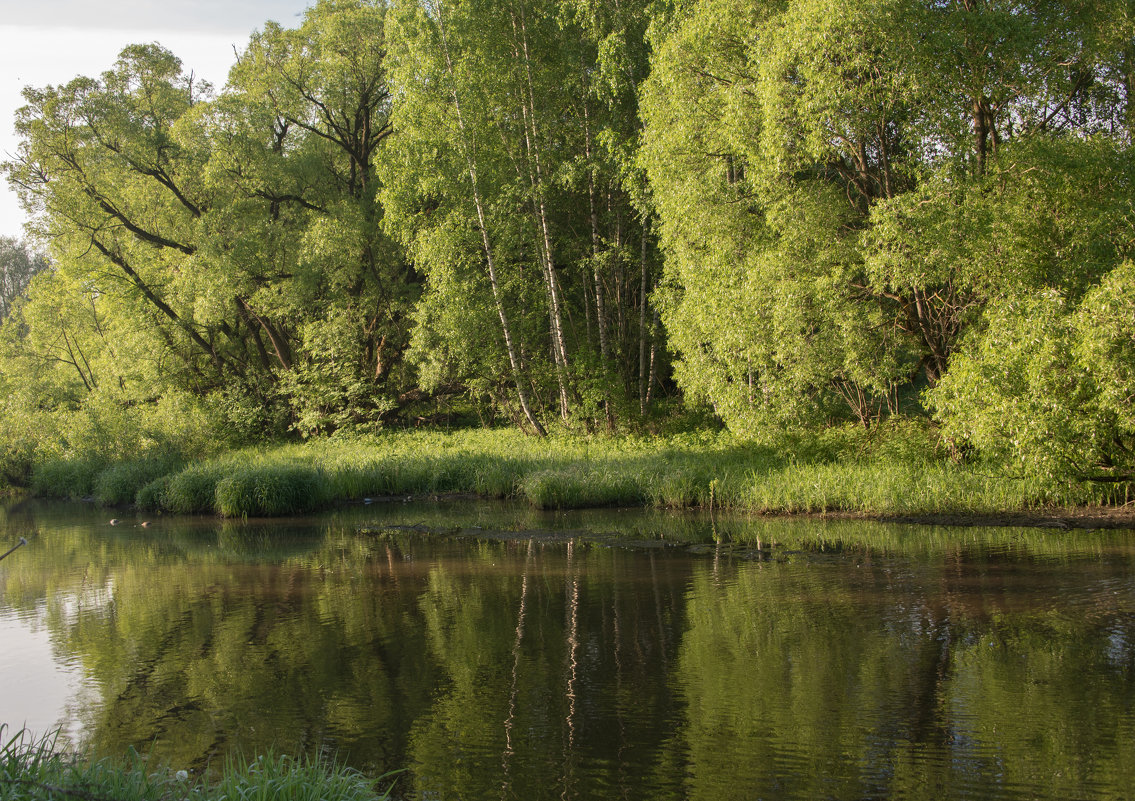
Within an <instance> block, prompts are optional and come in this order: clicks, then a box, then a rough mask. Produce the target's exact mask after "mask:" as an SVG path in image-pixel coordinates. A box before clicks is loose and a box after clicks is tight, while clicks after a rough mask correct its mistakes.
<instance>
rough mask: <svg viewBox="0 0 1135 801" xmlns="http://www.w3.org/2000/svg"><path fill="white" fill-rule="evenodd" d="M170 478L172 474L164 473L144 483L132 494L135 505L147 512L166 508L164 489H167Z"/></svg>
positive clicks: (171, 478)
mask: <svg viewBox="0 0 1135 801" xmlns="http://www.w3.org/2000/svg"><path fill="white" fill-rule="evenodd" d="M172 480H173V476H171V475H164V476H159V477H158V478H155V479H154V480H153V481H151V482H150V483H148V484H146V485H144V486H143V487H142V488H141V489H139V490H138V492H137V493H136V494H135V496H134V503H135V505H137V507H138V508H139V509H144V510H146V511H147V512H156V511H159V510H161V509H165V508H167V507H166V491H167V490H168V489H169V485H170V482H171V481H172Z"/></svg>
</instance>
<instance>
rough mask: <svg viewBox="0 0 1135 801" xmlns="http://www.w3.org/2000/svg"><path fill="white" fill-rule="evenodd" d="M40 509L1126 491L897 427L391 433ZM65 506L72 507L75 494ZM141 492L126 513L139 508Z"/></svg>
mask: <svg viewBox="0 0 1135 801" xmlns="http://www.w3.org/2000/svg"><path fill="white" fill-rule="evenodd" d="M33 487H34V488H35V490H36V491H37V492H38V493H39V494H43V495H50V496H55V497H58V496H61V495H66V494H70V495H72V496H76V497H83V496H86V495H89V494H93V495H94V497H95V498H96V500H98V501H100V502H103V503H108V504H113V503H123V502H126V501H128V500H133V501H134V502H135V503H137V504H138V505H139V506H141V507H143V508H146V509H151V510H159V511H166V512H171V513H176V514H193V513H216V514H222V515H225V516H231V517H257V516H274V515H291V514H302V513H307V512H312V511H316V510H318V509H320V508H324V507H326V506H328V505H331V504H334V503H341V502H349V501H358V500H361V499H363V498H367V497H390V496H400V495H402V496H404V495H413V496H422V495H445V494H450V493H468V494H474V495H477V496H481V497H486V498H504V497H512V498H522V499H525V500H527V501H529V502H530V503H532V504H533V505H534V506H536V507H538V508H544V509H569V508H575V509H578V508H586V507H593V506H639V505H646V506H653V507H658V508H687V507H715V508H722V509H735V510H743V511H752V512H760V513H781V512H788V513H794V512H856V513H862V514H876V515H894V514H943V513H997V512H1010V511H1023V510H1034V509H1040V508H1045V507H1054V506H1078V505H1086V504H1108V503H1115V502H1123V501H1124V500H1125V498H1126V497H1128V496H1129V494H1130V487H1128V486H1125V485H1104V484H1099V483H1092V482H1080V483H1070V482H1051V481H1049V482H1046V481H1043V480H1040V479H1037V478H1023V477H1017V476H1014V475H1012V474H1011V473H1010V472H1008V471H1006V470H1005V469H996V468H994V467H992V466H989V465H983V464H963V463H959V462H957V461H955V460H953V459H951V458H950V457H949V456H948V455H947V454H946V453H945V452H944V451H943V450H942V449H941V448H940V447H939V446H938V445H937V443H936V439H935V436H934V432H933V431H931V430H930V429H929V428H927V427H925V426H922V425H918V424H913V423H905V424H893V425H889V426H883V427H880V428H877V429H876V430H874V431H871V432H867V431H864V430H862V429H853V428H847V429H831V430H828V431H824V432H821V433H819V434H782V435H780V436H779V437H777V438H776V439H769V440H763V441H754V440H744V439H740V438H738V437H735V436H732V435H730V434H727V433H698V434H685V435H678V436H671V437H665V438H659V437H655V438H635V437H621V438H614V437H581V436H568V435H562V436H554V437H549V438H546V439H536V438H534V437H526V436H524V435H523V434H521V433H520V432H517V431H514V430H469V431H461V432H456V433H443V432H397V433H386V434H381V435H376V436H370V437H365V438H356V439H350V440H342V439H322V440H312V441H309V442H306V443H302V444H287V445H279V446H275V447H271V448H258V449H246V450H241V451H235V452H231V453H228V454H225V455H223V456H220V457H216V458H212V459H208V460H204V461H201V462H197V463H194V464H190V465H187V466H183V465H181V464H179V463H176V462H173V461H165V462H163V461H161V460H155V459H151V460H147V461H145V462H122V463H117V464H111V465H96V464H92V463H90V462H87V461H82V462H58V461H53V462H48V463H45V464H43V465H38V466H37V467H36V468H35V471H34V473H33ZM69 487H70V488H71V489H70V492H68V488H69ZM131 492H133V496H132V498H131V497H130V493H131Z"/></svg>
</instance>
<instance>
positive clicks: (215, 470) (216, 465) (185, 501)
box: [161, 461, 231, 515]
mask: <svg viewBox="0 0 1135 801" xmlns="http://www.w3.org/2000/svg"><path fill="white" fill-rule="evenodd" d="M230 470H231V467H230V466H229V465H228V464H226V463H225V462H223V461H211V462H206V463H204V464H200V465H193V466H191V467H187V468H185V469H184V470H182V471H181V472H179V473H174V474H173V475H172V476H170V480H169V483H168V484H167V485H166V487H165V490H164V492H162V494H161V503H162V507H163V508H165V509H166V510H168V511H170V512H173V513H174V514H179V515H191V514H201V513H208V512H213V511H215V509H216V503H217V484H218V483H219V482H220V481H221V480H222V479H223V478H224V477H225V476H226V475H227V474H228V473H229V472H230Z"/></svg>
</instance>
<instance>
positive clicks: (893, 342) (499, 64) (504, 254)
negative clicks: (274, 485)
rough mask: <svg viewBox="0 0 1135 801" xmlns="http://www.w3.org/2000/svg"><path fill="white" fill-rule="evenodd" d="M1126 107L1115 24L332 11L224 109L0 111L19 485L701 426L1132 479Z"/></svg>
mask: <svg viewBox="0 0 1135 801" xmlns="http://www.w3.org/2000/svg"><path fill="white" fill-rule="evenodd" d="M1133 89H1135V2H1131V0H1067V1H1064V2H1056V1H1055V0H1025V2H1007V1H1006V0H845V2H841V3H838V4H837V3H833V2H824V1H823V0H767V1H766V2H760V1H758V0H699V1H698V2H692V1H691V0H491V1H490V0H390V2H384V0H320V2H318V3H317V4H315V5H314V6H313V7H311V8H310V9H309V10H308V12H307V14H306V16H305V17H304V19H303V21H302V23H301V24H300V25H299V26H298V27H296V28H293V29H289V28H284V27H281V26H279V25H277V24H275V23H271V22H269V23H266V24H265V25H264V27H263V29H262V30H260V31H258V32H257V33H255V34H254V35H253V36H252V38H251V39H250V41H249V42H248V43H247V45H246V46H245V47H244V48H243V50H242V51H241V53H240V55H239V59H238V61H237V63H236V65H235V66H234V67H233V69H232V71H231V73H230V75H229V79H228V82H227V84H226V85H225V86H224V87H212V86H209V85H208V84H205V83H202V82H200V81H199V80H197V79H196V78H195V77H194V74H193V72H192V70H191V68H190V67H189V66H188V65H183V64H182V63H181V62H180V61H179V59H178V58H177V57H176V55H175V54H173V53H171V52H169V51H167V50H165V49H164V48H162V47H161V46H160V45H158V44H144V45H134V46H130V47H127V48H126V49H124V50H123V51H122V53H121V55H120V56H119V59H118V61H117V62H116V63H115V64H114V65H112V66H111V67H110V69H109V70H108V71H106V72H105V73H103V74H102V75H101V76H99V77H96V78H90V77H77V78H75V79H74V80H72V81H71V82H69V83H67V84H65V85H62V86H49V87H40V88H28V89H26V90H25V93H24V96H25V99H26V103H27V104H26V106H24V107H23V108H22V109H21V110H20V111H19V112H18V115H17V120H16V126H17V130H18V132H19V134H20V135H21V137H22V144H21V146H20V148H19V151H18V152H17V153H16V154H14V155H13V156H11V157H10V159H9V161H8V162H7V163H5V164H4V165H3V172H4V174H5V176H6V177H7V179H8V181H9V182H11V183H12V184H13V185H14V186H15V187H16V188H17V189H18V191H19V193H20V195H21V199H22V202H23V204H24V206H25V208H26V209H27V210H28V211H29V213H30V214H31V217H32V222H31V224H30V226H29V242H30V244H29V245H28V248H27V249H24V248H22V247H21V246H19V245H18V243H14V242H4V243H2V246H0V261H2V265H0V266H2V271H0V272H2V274H0V314H2V315H3V317H4V322H3V326H2V328H0V435H2V440H3V448H4V449H5V453H4V454H3V459H2V461H3V464H4V470H5V471H6V472H7V473H8V476H7V477H8V480H17V479H18V477H19V475H20V474H21V473H22V472H24V471H26V468H27V465H30V464H31V463H32V462H34V461H36V460H40V459H43V458H49V457H55V456H66V455H69V454H77V453H103V454H116V453H121V452H122V451H123V449H124V448H125V449H128V450H130V451H131V452H132V453H136V454H145V453H149V452H169V451H177V452H179V453H182V454H186V455H188V454H191V453H192V452H193V451H194V449H200V448H202V447H204V443H212V442H224V443H228V444H231V445H236V444H241V443H247V442H257V441H266V440H273V439H279V438H281V437H286V436H302V437H312V436H323V435H330V434H335V435H344V434H352V433H360V432H367V431H374V430H377V429H380V428H382V427H384V426H391V425H407V424H419V423H422V424H429V423H431V422H436V421H438V420H441V419H449V418H461V419H466V420H470V421H478V420H479V421H480V422H481V423H484V424H496V423H511V424H514V425H516V426H518V427H520V428H522V429H524V430H526V431H528V432H530V433H532V434H535V435H543V434H545V433H546V432H548V431H550V430H552V429H553V428H561V429H562V428H567V429H569V430H573V431H578V432H595V431H629V430H652V429H656V428H657V427H658V425H659V421H660V420H664V419H666V418H667V416H673V415H674V414H676V413H677V411H676V410H677V409H678V408H679V406H680V405H682V404H684V405H685V407H686V408H695V409H696V408H705V409H707V410H709V411H711V412H712V414H713V415H714V416H715V417H716V418H717V419H718V420H720V421H722V422H723V423H724V424H725V425H726V426H727V427H728V428H729V429H730V430H732V431H734V432H737V433H738V434H741V435H744V436H751V435H752V436H755V435H759V433H760V432H762V431H767V430H770V429H776V430H784V429H793V430H801V429H803V430H807V429H809V428H820V427H828V426H833V425H856V426H862V427H866V428H871V427H874V426H877V425H880V424H884V423H885V422H886V421H888V420H892V419H894V418H902V419H913V420H919V421H925V425H926V426H930V427H932V428H933V431H934V435H935V436H937V437H940V438H941V441H942V442H943V443H945V445H946V447H948V448H949V449H950V450H951V452H952V453H954V454H955V456H956V457H957V458H965V459H972V458H979V457H980V458H987V459H991V460H995V461H999V462H1001V463H1003V464H1010V465H1012V466H1013V469H1014V470H1018V471H1021V472H1022V473H1026V474H1034V475H1049V476H1076V477H1081V478H1089V479H1092V480H1094V481H1105V482H1107V481H1119V480H1130V479H1131V476H1132V471H1133V469H1135V403H1133V400H1135V262H1133V259H1135V254H1133V251H1135V187H1133V185H1132V182H1133V179H1135V159H1133V151H1132V138H1133V135H1135V107H1133V106H1132V93H1133ZM33 253H37V254H38V253H43V254H45V255H43V256H39V255H31V254H33Z"/></svg>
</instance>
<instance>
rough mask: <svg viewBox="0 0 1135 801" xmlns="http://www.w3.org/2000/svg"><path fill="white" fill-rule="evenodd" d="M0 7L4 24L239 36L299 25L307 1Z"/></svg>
mask: <svg viewBox="0 0 1135 801" xmlns="http://www.w3.org/2000/svg"><path fill="white" fill-rule="evenodd" d="M11 5H12V7H11V8H5V9H4V20H3V23H4V24H5V25H6V26H31V27H60V28H62V27H66V28H87V29H100V30H107V29H110V30H119V31H121V30H139V31H182V32H196V33H239V34H241V35H242V36H247V35H248V34H249V33H250V32H251V31H252V30H253V29H255V28H259V27H261V26H262V25H263V24H264V22H265V21H266V20H270V19H271V20H275V21H276V22H279V23H280V24H281V25H284V26H285V27H292V26H293V25H295V24H296V23H297V22H298V21H299V17H300V16H302V14H303V11H304V9H305V8H306V7H307V6H308V5H310V3H309V2H307V1H306V0H105V2H98V3H93V2H90V0H36V1H35V2H26V3H19V4H15V3H13V4H11Z"/></svg>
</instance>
